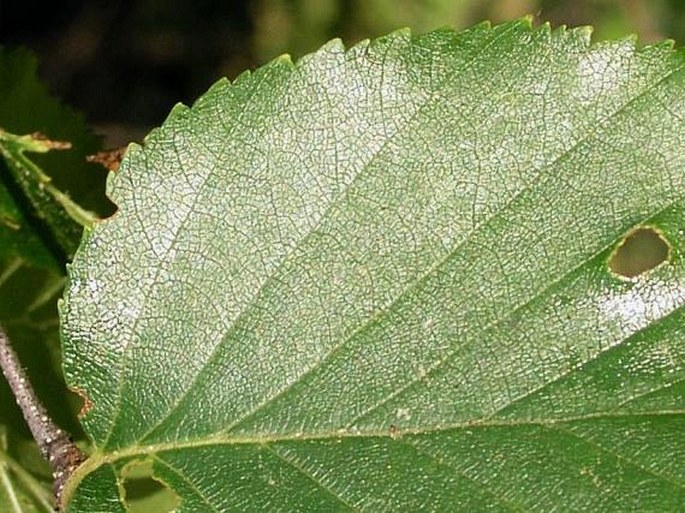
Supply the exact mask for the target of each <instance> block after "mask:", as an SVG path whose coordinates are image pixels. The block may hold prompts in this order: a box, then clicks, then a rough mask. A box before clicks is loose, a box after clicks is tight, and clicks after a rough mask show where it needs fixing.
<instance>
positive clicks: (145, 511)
mask: <svg viewBox="0 0 685 513" xmlns="http://www.w3.org/2000/svg"><path fill="white" fill-rule="evenodd" d="M122 477H123V482H122V484H121V495H122V501H123V502H124V504H125V505H126V511H127V512H129V513H149V512H151V511H154V512H158V513H170V512H172V511H175V510H176V509H178V507H179V506H180V504H181V499H180V497H179V496H178V495H177V494H176V492H174V491H173V490H172V489H171V488H169V487H168V486H167V485H166V484H165V483H164V482H162V481H160V480H159V479H156V478H155V477H154V475H153V473H152V461H136V462H133V463H131V464H129V465H127V466H126V467H124V469H123V471H122Z"/></svg>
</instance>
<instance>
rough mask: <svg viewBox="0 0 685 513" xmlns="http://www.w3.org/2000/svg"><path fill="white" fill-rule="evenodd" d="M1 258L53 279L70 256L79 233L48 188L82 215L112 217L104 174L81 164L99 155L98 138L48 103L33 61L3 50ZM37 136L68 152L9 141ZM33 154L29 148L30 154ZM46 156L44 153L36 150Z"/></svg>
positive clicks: (0, 94)
mask: <svg viewBox="0 0 685 513" xmlns="http://www.w3.org/2000/svg"><path fill="white" fill-rule="evenodd" d="M0 129H1V130H4V131H5V132H9V133H10V134H3V136H2V137H0V155H1V156H2V157H4V158H3V159H0V257H4V258H11V257H13V256H21V257H22V258H23V259H24V260H27V261H28V262H31V263H33V264H35V265H39V266H52V267H53V268H54V269H56V270H58V272H62V268H63V266H64V264H65V263H66V260H67V259H68V258H70V257H71V256H72V254H73V252H74V251H75V249H76V247H77V246H78V243H79V241H80V238H81V232H82V227H81V226H79V225H78V224H77V223H76V222H75V221H73V220H72V219H71V218H70V217H69V215H68V214H67V213H66V212H65V211H64V206H63V202H60V201H58V200H57V199H56V198H55V197H54V195H53V194H50V193H49V192H48V191H47V190H46V183H47V180H50V181H51V183H52V185H54V187H55V188H56V189H57V190H58V191H61V193H62V194H65V195H67V196H71V197H72V198H74V199H75V200H76V202H77V203H78V204H80V205H83V206H84V207H85V208H86V209H89V210H94V211H96V212H98V213H100V214H109V213H111V211H112V208H111V205H110V204H109V203H108V202H107V201H106V199H105V196H104V191H103V187H104V170H103V169H102V168H101V167H99V166H96V165H94V164H89V163H87V162H86V160H85V158H86V155H90V154H93V153H95V152H97V151H98V150H99V149H100V144H99V141H98V138H97V137H96V136H95V135H94V134H92V133H91V132H90V131H89V130H88V129H86V126H85V124H84V121H83V119H82V117H81V116H80V115H79V114H77V113H75V112H74V111H72V110H71V109H70V108H68V107H65V106H63V105H61V104H60V103H59V102H58V101H57V100H55V99H54V98H52V97H51V96H50V95H49V93H48V92H47V90H46V89H45V86H44V85H43V84H42V83H41V82H40V81H39V80H38V79H37V77H36V60H35V58H34V57H33V55H32V54H31V53H29V52H28V51H26V50H23V49H18V50H14V51H8V50H5V49H4V48H2V47H0ZM35 132H39V133H41V134H43V135H44V136H46V137H47V138H49V139H51V140H53V141H65V142H68V143H70V144H71V149H70V150H64V151H52V152H49V153H44V154H42V155H41V154H36V153H31V154H30V157H27V156H25V155H24V152H25V151H26V150H27V149H29V151H36V149H37V148H36V147H38V146H40V145H39V144H38V143H37V142H36V141H31V140H28V138H27V140H21V139H18V138H16V137H12V136H11V134H12V133H13V134H18V135H24V134H32V133H35ZM30 146H34V148H33V149H30ZM40 151H44V150H40Z"/></svg>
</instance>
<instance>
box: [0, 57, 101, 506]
mask: <svg viewBox="0 0 685 513" xmlns="http://www.w3.org/2000/svg"><path fill="white" fill-rule="evenodd" d="M35 71H36V62H35V58H34V57H33V56H32V55H31V54H30V53H29V52H27V51H25V50H16V51H7V50H5V49H3V48H2V47H0V324H1V325H2V326H3V327H4V328H5V330H6V331H7V334H8V336H9V338H10V340H11V341H12V344H13V347H14V348H15V350H16V351H17V353H18V355H19V358H20V360H21V362H22V364H23V365H24V366H25V368H26V369H27V372H28V374H29V377H30V379H31V382H32V383H33V385H34V388H35V389H36V391H37V394H38V396H39V397H40V399H41V400H42V401H43V402H44V403H45V404H46V407H47V409H48V410H49V412H50V414H51V415H52V416H53V418H55V420H56V421H57V422H58V423H59V425H60V426H62V427H63V428H64V429H67V430H68V431H69V432H70V433H71V434H72V435H73V436H74V437H75V438H77V439H83V438H84V435H83V432H82V430H81V428H80V425H79V423H78V421H77V419H76V412H78V410H79V408H80V405H79V404H78V403H79V401H78V400H77V399H76V398H75V396H73V395H72V394H70V393H69V392H68V391H67V388H66V385H65V384H64V380H63V377H62V374H61V358H60V354H59V352H60V345H59V331H58V318H57V299H58V297H60V295H61V291H62V288H63V286H64V273H65V268H64V264H65V262H66V258H67V257H69V256H71V254H72V253H73V251H74V250H75V249H76V246H77V245H78V242H79V240H80V237H81V232H82V231H83V228H82V227H81V226H80V225H78V224H77V223H75V222H74V221H73V220H72V219H71V217H70V216H69V215H68V214H67V213H66V212H65V211H64V207H63V204H64V202H65V201H67V202H68V200H64V198H63V197H62V198H61V199H62V201H60V200H59V199H56V195H57V197H58V198H59V197H60V195H64V194H65V192H63V191H66V192H67V193H69V194H71V195H72V196H73V197H74V198H75V199H77V200H78V201H80V202H82V203H83V204H85V205H87V206H88V208H93V209H95V210H97V211H98V212H100V213H107V212H111V204H110V203H109V202H108V201H107V200H106V198H105V196H104V191H103V188H104V173H103V171H102V170H101V169H99V168H98V167H97V166H94V165H91V164H87V163H86V162H85V160H84V159H85V155H87V154H89V153H90V152H93V151H96V150H97V149H98V148H99V142H98V139H97V138H96V137H95V136H94V135H93V134H92V133H90V132H89V131H88V130H87V129H86V127H85V124H84V122H83V119H82V118H81V116H80V115H78V114H76V113H75V112H73V111H72V110H71V109H69V108H66V107H64V106H62V105H61V104H60V103H59V102H58V101H56V100H55V99H54V98H52V97H50V96H49V94H48V92H47V90H46V89H45V87H44V86H43V85H42V84H41V83H40V82H39V81H38V79H37V77H36V74H35ZM5 130H11V131H16V132H17V133H19V134H24V133H27V134H28V133H33V132H41V133H43V134H45V135H49V136H51V137H53V138H61V139H62V140H67V141H69V142H70V143H71V144H72V149H71V150H65V151H60V152H52V154H42V155H41V154H35V153H32V154H31V157H30V159H29V158H28V156H27V155H25V154H24V152H25V151H26V150H27V149H29V150H31V149H33V150H35V149H39V150H42V149H41V148H40V145H41V144H43V143H42V142H41V141H38V140H36V139H34V138H32V137H25V138H20V137H15V136H13V135H12V134H11V133H8V132H6V131H5ZM48 175H49V176H48ZM55 186H57V187H60V188H61V190H57V189H56V188H55ZM50 190H51V191H52V192H50ZM0 432H1V433H2V437H1V438H2V440H1V441H2V444H0V466H2V468H0V474H1V475H0V487H4V488H2V491H0V511H3V512H4V511H12V512H14V511H17V507H18V505H20V506H21V507H22V508H24V509H22V510H21V511H26V512H30V511H45V507H46V504H48V505H49V504H50V501H51V500H52V499H51V491H50V486H51V476H50V471H49V468H48V466H47V464H46V463H45V462H44V461H43V460H42V458H41V457H40V455H39V453H38V449H37V447H36V445H35V443H34V442H33V440H32V439H31V435H30V434H29V432H28V429H27V428H26V426H25V424H24V420H23V417H22V415H21V412H20V411H19V408H18V407H17V406H16V404H15V399H14V396H13V395H12V393H11V391H10V389H9V387H8V386H7V384H6V382H5V380H4V379H1V380H0ZM40 487H44V489H43V490H42V492H41V491H40V490H39V488H40ZM49 510H52V507H51V506H50V507H49Z"/></svg>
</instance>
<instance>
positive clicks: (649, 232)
mask: <svg viewBox="0 0 685 513" xmlns="http://www.w3.org/2000/svg"><path fill="white" fill-rule="evenodd" d="M669 254H670V246H669V244H668V242H667V241H666V239H665V238H664V237H663V235H662V234H661V233H660V232H659V231H657V230H656V229H654V228H651V227H641V228H638V229H636V230H633V231H632V232H631V233H630V234H628V236H627V237H626V238H625V239H623V241H622V242H621V243H620V244H619V245H618V247H617V248H616V249H615V250H614V252H613V254H612V255H611V259H610V260H609V268H610V269H611V270H612V271H613V272H614V273H616V274H618V275H619V276H622V277H624V278H635V277H636V276H639V275H641V274H643V273H645V272H647V271H649V270H650V269H654V268H655V267H656V266H658V265H659V264H662V263H663V262H665V261H667V260H668V258H669Z"/></svg>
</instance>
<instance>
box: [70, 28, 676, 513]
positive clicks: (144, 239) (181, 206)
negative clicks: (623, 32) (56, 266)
mask: <svg viewBox="0 0 685 513" xmlns="http://www.w3.org/2000/svg"><path fill="white" fill-rule="evenodd" d="M684 80H685V75H684V73H683V57H682V53H677V52H673V51H672V50H671V49H670V48H669V47H668V45H658V46H654V47H648V48H644V49H639V50H638V49H636V48H635V46H634V44H633V43H632V42H631V41H621V42H613V43H601V44H598V45H593V46H591V45H590V44H589V33H588V31H587V30H584V29H578V30H573V31H565V30H558V31H554V32H550V31H549V30H548V29H547V28H545V27H543V28H540V29H537V30H531V29H530V27H529V26H528V25H527V23H526V22H518V23H512V24H507V25H502V26H499V27H495V28H492V29H491V28H489V27H488V26H486V25H481V26H477V27H474V28H473V29H470V30H468V31H465V32H462V33H460V34H455V33H453V32H450V31H439V32H435V33H432V34H428V35H426V36H420V37H417V38H412V37H410V36H409V34H408V33H406V32H398V33H395V34H392V35H390V36H388V37H386V38H381V39H379V40H376V41H374V42H372V43H362V44H360V45H358V46H356V47H354V48H352V49H350V50H348V51H344V50H343V49H342V48H341V47H340V45H339V44H338V43H335V42H333V43H330V44H329V45H327V46H325V47H324V48H323V49H322V50H321V51H319V52H318V53H317V54H314V55H312V56H309V57H306V58H304V59H303V60H301V61H300V62H298V63H297V65H292V64H291V63H289V61H287V60H285V59H279V60H276V61H274V62H272V63H271V64H269V65H267V66H265V67H264V68H261V69H260V70H257V71H256V72H255V73H254V74H252V75H243V76H241V77H239V78H238V79H237V80H236V82H235V83H233V84H228V83H227V82H219V83H218V84H216V85H215V86H214V87H213V88H212V89H211V90H210V91H209V92H208V93H207V94H206V95H204V96H203V97H202V98H201V99H200V100H198V102H197V103H196V104H195V105H194V106H193V107H192V109H187V108H185V107H182V106H179V107H177V108H175V109H174V110H173V111H172V113H171V114H170V116H169V119H168V120H167V122H166V123H165V124H164V125H163V126H162V127H161V128H160V129H159V130H157V131H155V132H153V133H152V134H151V135H150V136H149V137H148V139H147V140H146V143H145V147H144V148H132V149H130V150H129V152H128V154H127V157H126V158H125V160H124V162H123V163H122V167H121V169H120V172H119V174H117V176H116V177H113V178H112V180H111V181H110V186H111V187H110V193H111V196H112V199H113V201H114V202H115V203H117V205H118V206H119V208H120V210H119V212H118V214H117V216H116V217H115V218H113V219H112V220H110V221H105V222H103V223H101V224H100V225H99V226H98V227H97V228H96V229H95V230H94V232H93V233H92V234H91V235H90V236H88V237H87V238H86V240H85V241H84V243H83V244H82V247H81V248H80V250H79V254H78V256H77V258H76V260H75V263H74V265H73V266H72V268H71V270H70V285H69V290H68V293H67V296H66V299H65V302H64V304H63V311H62V313H63V321H64V336H65V343H66V346H65V370H66V373H67V377H68V379H69V380H70V382H71V384H72V385H75V386H77V387H78V388H79V389H82V390H85V391H87V393H88V394H89V396H90V398H91V400H92V402H93V407H92V409H91V411H90V412H89V414H88V415H87V416H86V417H85V418H84V419H83V421H84V427H85V429H86V431H87V432H88V433H89V435H90V436H91V437H92V438H93V440H94V443H95V445H96V446H97V447H98V450H97V452H96V454H95V455H94V456H93V457H92V458H91V461H90V462H89V463H87V464H86V465H85V466H84V468H83V470H82V475H85V474H87V473H88V472H89V471H90V470H92V469H95V468H97V467H98V465H101V464H115V465H123V464H124V463H125V462H126V461H128V460H130V459H135V458H139V457H140V458H150V457H151V458H153V460H154V466H155V470H156V473H157V474H158V477H160V478H161V479H162V480H164V481H165V482H167V483H168V484H169V485H170V486H172V487H173V488H174V489H175V490H176V492H177V493H178V494H179V495H180V496H181V498H182V499H185V500H186V501H187V502H186V503H185V505H184V503H183V502H182V504H181V508H187V511H193V510H196V509H197V508H200V506H199V505H200V504H204V507H205V508H210V507H211V508H214V509H216V510H218V511H221V510H226V509H236V508H238V509H239V508H244V507H247V506H248V504H249V505H251V507H268V506H269V505H275V507H281V508H283V509H298V508H305V509H306V508H312V509H317V508H319V509H320V508H336V509H353V510H354V509H370V510H392V509H393V508H396V507H397V506H398V505H401V504H405V505H411V506H412V507H415V508H428V509H431V508H432V509H448V508H449V506H450V505H454V504H458V505H461V507H462V508H467V509H468V508H471V509H474V508H475V509H478V510H485V509H488V508H491V509H493V510H511V509H514V510H518V509H523V510H527V509H532V510H541V511H544V510H547V509H549V508H550V507H553V506H555V505H556V506H559V502H558V501H559V500H560V499H559V496H558V495H555V494H552V493H550V490H553V489H555V487H556V488H559V489H565V490H566V492H567V494H568V496H567V497H564V501H565V502H563V504H566V505H567V506H566V507H568V508H569V509H580V508H591V509H592V508H599V507H601V508H606V509H609V510H621V508H626V507H635V506H636V505H638V506H639V505H640V504H645V503H647V502H645V501H652V500H656V499H655V498H658V500H659V501H661V502H660V505H661V506H663V507H671V506H673V505H675V504H677V503H678V501H680V500H682V498H683V487H682V483H683V481H684V473H683V469H682V468H681V467H679V466H678V465H669V462H668V461H667V460H666V459H665V458H664V457H659V455H658V454H655V455H654V460H653V461H652V462H651V463H644V462H639V463H640V465H637V466H635V469H636V470H635V472H638V474H639V475H638V474H635V475H633V474H630V473H629V472H624V471H623V470H622V468H623V467H622V465H624V464H630V465H633V459H634V458H635V457H634V455H631V454H630V453H631V452H632V453H635V454H638V455H639V454H640V451H639V450H638V449H639V444H638V447H629V446H620V444H617V442H618V441H620V440H619V438H620V436H619V433H620V429H618V428H617V427H614V426H613V425H612V424H611V422H614V421H615V422H616V424H617V425H619V426H623V424H622V423H625V422H626V419H628V422H632V424H630V426H632V427H633V428H634V429H635V432H636V433H638V432H640V433H641V432H643V431H644V429H642V430H641V428H640V426H642V425H643V424H641V422H642V420H643V418H644V417H645V416H647V417H648V418H647V420H646V422H645V423H644V425H646V426H648V428H645V429H652V432H653V433H654V436H655V437H656V436H657V434H658V430H659V429H663V430H664V434H663V436H664V437H665V439H668V440H669V441H670V442H669V443H670V444H671V448H672V449H673V450H676V449H677V450H680V451H682V450H683V447H682V444H681V445H678V443H677V440H676V437H675V435H674V433H676V432H677V430H678V429H681V428H682V425H683V404H682V397H681V396H678V395H677V394H673V393H671V392H673V391H674V390H676V389H677V387H678V386H679V383H680V382H681V381H682V378H683V375H684V373H685V370H684V366H683V361H684V355H683V348H682V343H681V342H682V328H679V327H680V326H682V322H681V321H682V315H683V314H682V305H683V303H684V302H685V272H684V270H683V267H682V260H681V254H682V245H683V239H682V236H678V233H679V231H678V230H680V229H681V227H682V220H683V217H684V216H683V206H684V200H683V191H685V176H684V174H683V173H682V169H683V167H684V164H685V161H684V159H685V157H684V156H683V155H685V152H683V151H681V150H682V149H683V148H684V147H685V141H683V133H684V131H683V130H682V128H683V125H682V118H681V116H680V115H679V114H678V112H681V111H682V108H683V106H685V92H684ZM674 127H675V128H674ZM643 225H645V226H654V227H656V228H658V229H659V230H660V231H661V232H662V233H663V234H664V236H665V238H666V239H667V242H668V243H669V244H670V246H671V250H670V255H669V259H668V261H667V262H666V263H664V264H663V265H661V266H659V267H657V268H655V269H653V270H651V271H649V272H648V273H646V274H644V275H642V276H640V277H638V278H637V279H635V280H633V281H629V280H622V279H620V278H619V277H617V276H616V275H614V274H613V273H612V272H611V271H610V270H609V268H608V265H607V262H608V259H609V258H610V255H611V252H612V251H613V249H614V248H615V247H616V246H617V245H618V244H620V242H621V240H622V239H623V238H624V237H625V236H626V235H627V234H628V233H629V232H630V230H631V229H632V228H634V227H635V226H643ZM664 326H667V328H664ZM643 361H644V362H647V363H641V362H643ZM627 362H635V363H634V364H632V365H630V364H628V363H627ZM85 369H87V370H85ZM612 373H613V374H612ZM660 394H663V397H661V396H660ZM669 394H670V395H669ZM649 398H651V400H647V399H649ZM640 402H643V403H644V404H643V405H642V406H637V405H638V404H639V403H640ZM650 416H653V417H654V418H651V417H650ZM631 419H632V420H631ZM602 422H604V423H605V424H607V425H608V427H607V426H604V424H602ZM650 422H653V423H654V424H655V426H656V427H653V428H649V426H651V424H650ZM587 426H590V427H589V428H587ZM593 426H594V427H595V428H596V429H595V430H594V431H593V429H592V427H593ZM602 426H604V427H602ZM474 433H475V434H474ZM605 435H606V436H605ZM636 436H637V435H636ZM603 437H604V438H603ZM638 439H639V437H638ZM571 440H573V443H574V444H576V445H578V446H579V447H581V449H578V452H577V453H576V454H574V453H572V452H570V451H569V447H570V446H571V445H573V444H572V443H571V442H570V441H571ZM450 443H452V444H453V446H450ZM647 443H648V442H647V441H646V440H645V441H644V442H642V444H643V446H646V445H645V444H647ZM612 444H613V445H612ZM468 448H470V450H471V453H470V457H471V458H472V459H471V460H469V459H468V458H466V457H465V456H466V455H467V453H468V452H469V451H468ZM508 451H509V452H510V453H511V456H508V455H507V452H508ZM636 451H637V452H636ZM483 453H485V454H487V457H486V458H484V460H483V461H478V459H477V457H479V455H482V454H483ZM526 454H527V455H528V457H526ZM536 457H537V458H538V459H537V460H536ZM473 458H476V459H475V460H473ZM638 459H639V458H638ZM206 461H214V462H215V463H216V469H217V472H218V473H219V474H220V475H219V474H217V475H214V474H213V473H212V472H211V471H210V470H209V469H207V466H206V464H203V463H200V462H206ZM464 461H471V463H469V464H468V465H467V464H465V463H464ZM536 462H538V463H536ZM653 467H655V468H656V470H655V468H653ZM524 468H525V469H530V473H529V474H525V472H523V473H522V469H524ZM498 469H499V470H498ZM636 476H638V477H636ZM77 479H78V478H77ZM598 483H599V484H598ZM606 483H608V485H607V484H606ZM600 485H602V486H600ZM637 485H640V486H637ZM74 486H75V485H74ZM635 487H637V491H636V490H635ZM628 491H630V493H628ZM70 493H71V492H70ZM75 493H76V496H77V497H78V493H79V492H78V490H76V492H75ZM395 501H396V502H395ZM555 501H557V502H555ZM650 504H651V502H650ZM260 505H261V506H260ZM182 510H183V509H182Z"/></svg>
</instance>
